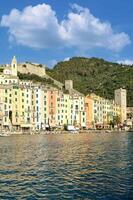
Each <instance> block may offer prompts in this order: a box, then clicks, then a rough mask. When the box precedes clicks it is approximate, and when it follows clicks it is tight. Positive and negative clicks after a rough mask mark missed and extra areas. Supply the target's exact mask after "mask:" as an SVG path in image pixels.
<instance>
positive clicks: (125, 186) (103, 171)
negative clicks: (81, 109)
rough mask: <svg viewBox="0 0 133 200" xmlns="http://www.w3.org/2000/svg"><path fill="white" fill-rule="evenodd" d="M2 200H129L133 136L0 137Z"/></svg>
mask: <svg viewBox="0 0 133 200" xmlns="http://www.w3.org/2000/svg"><path fill="white" fill-rule="evenodd" d="M3 199H7V200H8V199H9V200H24V199H26V200H38V199H42V200H45V199H48V200H49V199H50V200H60V199H63V200H65V199H70V200H71V199H72V200H73V199H78V200H80V199H82V200H84V199H85V200H130V199H133V133H104V134H94V133H92V134H90V133H89V134H62V135H17V136H9V137H0V200H3Z"/></svg>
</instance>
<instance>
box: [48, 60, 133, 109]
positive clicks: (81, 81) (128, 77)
mask: <svg viewBox="0 0 133 200" xmlns="http://www.w3.org/2000/svg"><path fill="white" fill-rule="evenodd" d="M46 73H47V74H48V75H49V76H51V77H53V78H54V79H56V80H58V81H60V82H62V83H64V81H65V80H66V79H72V80H73V81H74V88H75V89H77V90H78V91H79V92H81V93H84V94H85V95H86V94H88V93H91V92H94V93H96V94H97V95H100V96H102V97H105V98H109V99H113V98H114V90H115V89H118V88H120V87H123V88H125V89H127V92H128V97H127V98H128V106H133V67H132V66H126V67H123V66H122V65H120V64H117V63H111V62H108V61H105V60H103V59H98V58H90V59H89V58H82V57H74V58H71V59H70V60H69V61H64V62H59V63H58V64H57V65H55V66H54V68H53V69H46Z"/></svg>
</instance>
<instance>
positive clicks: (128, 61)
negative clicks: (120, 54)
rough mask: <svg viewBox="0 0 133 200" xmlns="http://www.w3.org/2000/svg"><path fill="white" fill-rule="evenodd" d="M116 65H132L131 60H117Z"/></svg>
mask: <svg viewBox="0 0 133 200" xmlns="http://www.w3.org/2000/svg"><path fill="white" fill-rule="evenodd" d="M117 63H119V64H123V65H133V60H128V59H126V60H118V61H117Z"/></svg>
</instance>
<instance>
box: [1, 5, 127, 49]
mask: <svg viewBox="0 0 133 200" xmlns="http://www.w3.org/2000/svg"><path fill="white" fill-rule="evenodd" d="M1 26H3V27H7V28H8V29H9V36H10V38H9V39H10V41H12V42H13V41H16V43H17V44H21V45H24V46H28V47H34V48H55V47H76V48H78V49H82V50H88V49H91V48H99V47H102V48H106V49H110V50H113V51H120V50H121V49H123V48H124V47H125V46H126V45H128V44H130V38H129V36H128V35H127V34H126V33H124V32H122V33H115V32H114V30H113V29H112V27H111V24H110V23H109V22H102V21H101V20H100V19H98V18H96V17H95V16H93V15H92V14H91V12H90V10H89V9H88V8H83V7H81V6H79V5H77V4H73V5H72V10H71V12H69V13H68V16H67V18H66V19H64V20H62V21H61V22H59V20H58V19H57V16H56V13H55V11H54V10H52V8H51V6H50V5H48V4H45V3H43V4H39V5H37V6H34V7H32V6H28V7H26V8H25V9H24V10H23V11H19V10H17V9H13V10H12V11H11V12H10V14H9V15H4V16H3V17H2V20H1Z"/></svg>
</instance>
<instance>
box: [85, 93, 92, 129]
mask: <svg viewBox="0 0 133 200" xmlns="http://www.w3.org/2000/svg"><path fill="white" fill-rule="evenodd" d="M93 108H94V100H93V98H92V97H91V95H87V96H86V97H85V112H86V127H87V128H93V127H94V109H93Z"/></svg>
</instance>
